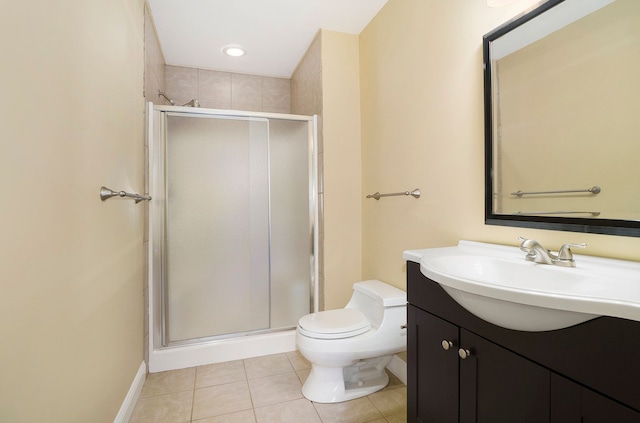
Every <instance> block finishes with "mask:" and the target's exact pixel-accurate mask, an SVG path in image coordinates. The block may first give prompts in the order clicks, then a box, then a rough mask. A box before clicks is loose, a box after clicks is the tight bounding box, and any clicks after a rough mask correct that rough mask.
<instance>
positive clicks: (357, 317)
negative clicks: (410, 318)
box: [296, 280, 407, 403]
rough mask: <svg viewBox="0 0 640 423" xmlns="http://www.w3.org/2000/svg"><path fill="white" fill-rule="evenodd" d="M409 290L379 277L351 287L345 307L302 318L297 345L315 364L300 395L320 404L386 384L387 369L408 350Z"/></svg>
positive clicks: (387, 377)
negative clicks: (392, 284) (350, 293)
mask: <svg viewBox="0 0 640 423" xmlns="http://www.w3.org/2000/svg"><path fill="white" fill-rule="evenodd" d="M406 319H407V294H406V293H405V292H404V291H402V290H400V289H398V288H395V287H393V286H391V285H388V284H386V283H384V282H381V281H379V280H368V281H364V282H358V283H355V284H354V285H353V294H352V296H351V299H350V300H349V303H348V304H347V305H346V307H345V308H343V309H338V310H329V311H321V312H319V313H312V314H307V315H306V316H303V317H301V318H300V320H299V321H298V327H297V331H296V344H297V346H298V350H299V351H300V353H301V354H302V355H303V356H304V357H305V358H306V359H307V360H308V361H309V362H310V363H311V372H310V373H309V376H308V377H307V380H306V381H305V383H304V385H303V386H302V394H303V395H304V396H305V397H306V398H307V399H309V400H311V401H314V402H319V403H334V402H342V401H348V400H352V399H355V398H360V397H363V396H366V395H369V394H371V393H373V392H376V391H379V390H380V389H382V388H384V387H385V386H387V384H388V383H389V376H388V375H387V373H386V371H385V368H386V367H387V365H388V364H389V362H390V361H391V358H392V357H393V354H396V353H398V352H401V351H405V350H406V344H407V336H406V334H407V330H406V326H405V324H406V321H407V320H406Z"/></svg>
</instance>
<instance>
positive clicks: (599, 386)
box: [407, 262, 640, 423]
mask: <svg viewBox="0 0 640 423" xmlns="http://www.w3.org/2000/svg"><path fill="white" fill-rule="evenodd" d="M407 278H408V280H407V294H408V301H409V306H408V307H407V314H408V316H407V326H408V328H407V329H408V340H407V360H408V362H407V366H408V381H407V388H408V396H407V400H408V421H409V422H422V423H458V422H460V423H541V422H549V423H612V422H615V423H640V412H639V410H640V382H638V381H639V380H640V364H638V362H637V360H636V359H635V358H634V356H635V354H636V353H635V351H637V349H635V348H640V323H637V322H631V321H629V320H624V319H614V318H598V319H594V320H592V321H590V322H585V323H583V324H581V325H577V326H575V327H572V328H566V329H562V330H557V331H548V332H520V331H513V330H509V329H504V328H500V327H498V326H495V325H492V324H490V323H488V322H485V321H483V320H481V319H479V318H477V317H475V316H474V315H472V314H471V313H469V312H468V311H467V310H465V309H464V308H462V307H461V306H460V305H458V304H457V303H456V302H455V301H454V300H453V299H451V297H449V296H448V294H446V292H444V290H443V289H442V288H441V287H440V285H438V284H437V283H436V282H433V281H431V280H429V279H428V278H426V277H425V276H424V275H422V273H420V267H419V264H417V263H414V262H407ZM625 343H627V345H625ZM460 350H462V351H463V353H460ZM461 357H464V358H461Z"/></svg>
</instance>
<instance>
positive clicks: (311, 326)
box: [298, 308, 371, 339]
mask: <svg viewBox="0 0 640 423" xmlns="http://www.w3.org/2000/svg"><path fill="white" fill-rule="evenodd" d="M369 329H371V324H370V323H369V321H368V320H367V318H366V317H365V316H364V314H362V312H360V310H357V309H355V308H342V309H337V310H328V311H321V312H319V313H312V314H307V315H306V316H303V317H301V318H300V320H299V321H298V332H300V334H301V335H304V336H307V337H309V338H316V339H343V338H350V337H353V336H357V335H360V334H363V333H365V332H367V331H368V330H369Z"/></svg>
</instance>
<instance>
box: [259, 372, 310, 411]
mask: <svg viewBox="0 0 640 423" xmlns="http://www.w3.org/2000/svg"><path fill="white" fill-rule="evenodd" d="M249 388H250V389H251V398H252V399H253V406H254V407H256V408H257V407H262V406H265V405H270V404H276V403H279V402H284V401H291V400H295V399H299V398H302V384H301V383H300V380H299V379H298V375H296V373H295V372H293V371H291V372H289V373H283V374H278V375H273V376H267V377H262V378H259V379H249Z"/></svg>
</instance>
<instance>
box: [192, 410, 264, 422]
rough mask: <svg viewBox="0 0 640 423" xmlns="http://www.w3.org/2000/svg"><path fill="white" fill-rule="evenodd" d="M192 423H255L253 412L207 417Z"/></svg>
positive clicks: (246, 411)
mask: <svg viewBox="0 0 640 423" xmlns="http://www.w3.org/2000/svg"><path fill="white" fill-rule="evenodd" d="M192 422H193V423H256V417H255V414H254V412H253V410H245V411H238V412H237V413H230V414H223V415H222V416H216V417H208V418H206V419H202V420H192Z"/></svg>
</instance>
